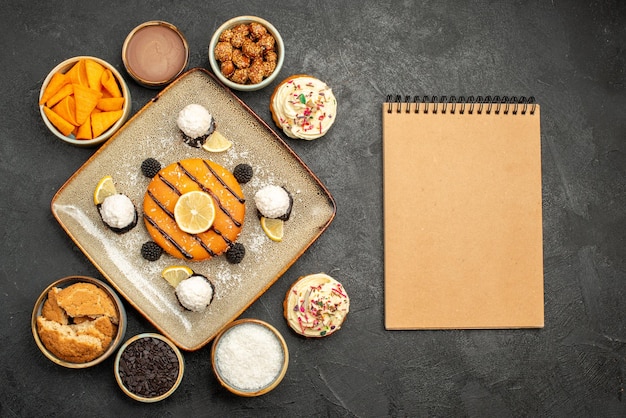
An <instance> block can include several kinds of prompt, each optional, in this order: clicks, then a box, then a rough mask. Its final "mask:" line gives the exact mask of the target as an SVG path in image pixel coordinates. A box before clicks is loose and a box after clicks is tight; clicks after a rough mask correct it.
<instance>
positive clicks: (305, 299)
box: [283, 273, 350, 338]
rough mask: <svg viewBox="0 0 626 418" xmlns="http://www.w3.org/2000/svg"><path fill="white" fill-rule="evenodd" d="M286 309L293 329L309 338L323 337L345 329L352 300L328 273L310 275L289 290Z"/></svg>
mask: <svg viewBox="0 0 626 418" xmlns="http://www.w3.org/2000/svg"><path fill="white" fill-rule="evenodd" d="M283 308H284V316H285V319H286V320H287V323H288V324H289V326H290V327H291V329H293V330H294V331H295V332H296V333H298V334H300V335H302V336H304V337H307V338H320V337H326V336H328V335H331V334H332V333H334V332H336V331H338V330H339V329H340V328H341V326H342V325H343V322H344V321H345V319H346V316H347V315H348V312H349V311H350V298H349V297H348V294H347V292H346V290H345V289H344V287H343V285H342V284H341V283H339V282H338V281H337V280H335V279H334V278H332V277H330V276H329V275H328V274H325V273H317V274H309V275H307V276H303V277H300V278H299V279H298V280H296V282H295V283H294V284H293V285H292V286H291V288H290V289H289V290H288V291H287V294H286V296H285V301H284V303H283Z"/></svg>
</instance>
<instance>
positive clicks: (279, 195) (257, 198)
mask: <svg viewBox="0 0 626 418" xmlns="http://www.w3.org/2000/svg"><path fill="white" fill-rule="evenodd" d="M254 203H255V204H256V207H257V209H258V210H259V212H261V215H263V216H265V217H266V218H280V217H281V216H283V215H284V214H285V213H287V210H289V194H288V193H287V191H285V189H283V188H282V187H279V186H274V185H269V186H265V187H263V188H262V189H261V190H259V191H258V192H256V194H255V195H254Z"/></svg>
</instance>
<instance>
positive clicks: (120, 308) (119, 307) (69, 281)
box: [31, 276, 127, 369]
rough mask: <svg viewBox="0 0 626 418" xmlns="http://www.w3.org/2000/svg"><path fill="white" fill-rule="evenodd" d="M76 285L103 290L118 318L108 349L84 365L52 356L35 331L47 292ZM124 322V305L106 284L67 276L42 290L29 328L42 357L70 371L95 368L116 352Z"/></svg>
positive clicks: (122, 334)
mask: <svg viewBox="0 0 626 418" xmlns="http://www.w3.org/2000/svg"><path fill="white" fill-rule="evenodd" d="M76 283H91V284H94V285H96V286H98V287H99V288H101V289H102V290H104V292H105V293H106V294H107V295H108V296H109V297H110V298H111V300H112V301H113V304H114V305H115V309H116V311H117V317H118V325H117V333H116V334H115V337H114V338H113V340H112V341H111V344H110V345H109V347H108V348H107V349H106V351H105V352H104V353H102V354H101V355H100V356H99V357H97V358H96V359H94V360H91V361H88V362H84V363H72V362H69V361H66V360H63V359H61V358H59V357H57V356H56V355H55V354H53V353H52V352H51V351H49V350H48V349H47V348H46V346H45V345H44V343H43V342H42V341H41V339H40V338H39V332H38V331H37V318H38V317H39V316H40V315H41V310H42V308H43V304H44V303H45V302H46V300H47V299H48V292H49V291H50V290H51V289H52V288H53V287H58V288H65V287H68V286H71V285H73V284H76ZM126 322H127V319H126V310H125V308H124V305H123V304H122V301H121V300H120V298H119V297H118V296H117V294H116V293H115V291H113V289H112V288H111V287H110V286H108V285H107V284H105V283H104V282H102V281H100V280H98V279H94V278H92V277H86V276H68V277H64V278H62V279H59V280H57V281H55V282H54V283H51V284H50V285H49V286H48V287H46V288H45V289H44V291H43V292H41V295H39V298H38V299H37V301H36V302H35V307H34V308H33V313H32V316H31V328H32V333H33V337H34V338H35V343H36V344H37V347H39V349H40V350H41V352H42V353H43V355H44V356H46V357H47V358H48V359H49V360H51V361H52V362H54V363H56V364H58V365H60V366H63V367H67V368H70V369H85V368H87V367H91V366H95V365H96V364H99V363H101V362H103V361H104V360H106V359H107V358H108V357H109V356H111V354H113V353H114V352H115V350H117V348H118V347H119V346H120V344H121V343H122V340H123V339H124V335H125V334H126Z"/></svg>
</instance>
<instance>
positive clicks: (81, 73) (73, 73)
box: [65, 59, 89, 87]
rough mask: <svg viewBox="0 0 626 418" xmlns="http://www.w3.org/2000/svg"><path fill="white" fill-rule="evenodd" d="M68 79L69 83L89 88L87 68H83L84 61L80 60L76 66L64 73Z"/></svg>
mask: <svg viewBox="0 0 626 418" xmlns="http://www.w3.org/2000/svg"><path fill="white" fill-rule="evenodd" d="M65 74H66V75H68V76H69V77H70V81H71V82H72V83H73V84H80V85H81V86H85V87H89V81H88V80H87V68H86V67H85V60H84V59H80V60H78V62H76V64H74V65H73V66H72V68H70V69H69V71H68V72H67V73H65Z"/></svg>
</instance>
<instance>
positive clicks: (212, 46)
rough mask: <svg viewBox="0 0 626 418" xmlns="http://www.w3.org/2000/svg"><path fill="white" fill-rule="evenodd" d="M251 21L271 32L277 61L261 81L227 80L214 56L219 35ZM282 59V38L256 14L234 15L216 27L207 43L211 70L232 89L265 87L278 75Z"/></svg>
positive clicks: (283, 56)
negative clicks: (239, 81) (274, 66)
mask: <svg viewBox="0 0 626 418" xmlns="http://www.w3.org/2000/svg"><path fill="white" fill-rule="evenodd" d="M252 22H257V23H260V24H261V25H263V26H265V28H266V29H267V31H268V32H269V33H270V34H272V36H273V37H274V39H275V40H276V44H275V49H276V54H277V55H278V61H277V62H276V68H275V69H274V71H273V72H272V74H270V75H269V77H266V78H264V79H263V81H261V82H260V83H257V84H239V83H235V82H233V81H231V80H229V79H228V78H226V77H225V76H224V75H223V74H222V71H221V70H220V64H219V62H218V61H217V59H216V58H215V46H216V45H217V43H218V41H219V37H220V35H221V34H222V32H224V31H225V30H226V29H231V28H234V27H235V26H237V25H239V24H242V23H243V24H248V23H252ZM284 60H285V44H284V42H283V38H282V37H281V36H280V33H279V32H278V30H277V29H276V28H275V27H274V26H273V25H272V24H271V23H270V22H268V21H267V20H265V19H262V18H260V17H257V16H239V17H234V18H232V19H230V20H227V21H226V22H224V23H223V24H222V25H221V26H220V27H219V28H217V30H216V31H215V33H214V34H213V36H212V37H211V42H210V43H209V64H210V65H211V69H212V70H213V73H215V75H216V76H217V78H218V79H219V80H220V81H221V82H222V83H224V84H225V85H226V86H228V87H229V88H231V89H233V90H240V91H254V90H260V89H262V88H264V87H267V86H268V85H269V84H271V83H272V81H274V79H276V77H277V76H278V73H279V72H280V70H281V68H282V66H283V62H284Z"/></svg>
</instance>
